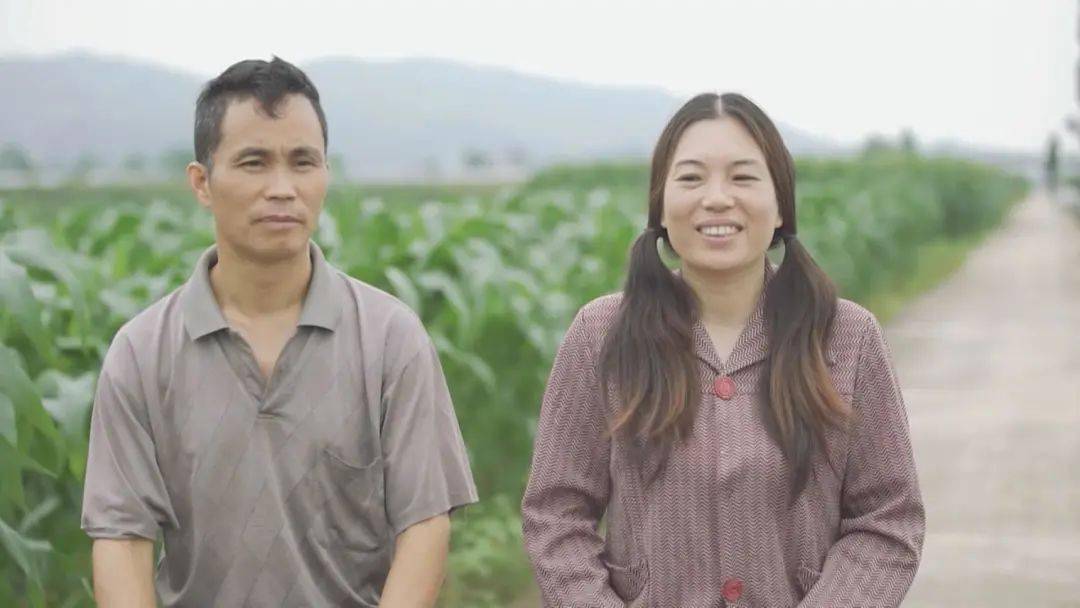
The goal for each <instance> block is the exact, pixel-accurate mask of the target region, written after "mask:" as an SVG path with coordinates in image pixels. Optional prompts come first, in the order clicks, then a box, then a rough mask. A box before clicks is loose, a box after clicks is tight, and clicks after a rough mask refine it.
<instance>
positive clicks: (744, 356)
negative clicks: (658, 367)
mask: <svg viewBox="0 0 1080 608" xmlns="http://www.w3.org/2000/svg"><path fill="white" fill-rule="evenodd" d="M777 269H778V267H777V266H776V265H775V264H773V263H772V262H771V261H769V258H768V257H766V258H765V268H764V273H765V286H766V287H767V286H768V284H769V282H770V281H771V280H772V279H773V277H775V276H776V272H777ZM691 331H692V338H693V342H694V355H696V356H697V358H698V359H700V360H701V361H703V362H704V363H705V364H707V365H708V366H709V367H711V368H712V369H713V371H714V372H716V373H723V374H725V375H731V374H733V373H735V372H737V371H739V370H741V369H743V368H745V367H749V366H751V365H753V364H755V363H757V362H758V361H762V360H764V359H765V358H766V357H767V356H768V354H769V335H768V333H769V332H768V327H767V326H766V324H765V289H764V288H763V289H762V290H761V295H760V296H759V297H758V300H757V304H756V305H755V306H754V311H753V312H752V313H751V314H750V319H749V320H748V321H747V322H746V325H745V326H744V327H743V330H742V332H741V333H740V334H739V337H738V338H737V339H736V340H735V346H734V347H733V348H732V350H731V354H730V355H729V356H728V358H727V361H722V360H721V359H720V355H719V354H717V352H716V348H714V347H713V343H712V339H711V338H710V337H709V332H708V331H707V330H706V329H705V324H704V323H703V322H702V321H701V318H700V317H698V318H697V319H695V320H694V325H693V327H692V329H691Z"/></svg>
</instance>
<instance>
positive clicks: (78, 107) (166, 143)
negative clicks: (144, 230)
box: [0, 54, 838, 179]
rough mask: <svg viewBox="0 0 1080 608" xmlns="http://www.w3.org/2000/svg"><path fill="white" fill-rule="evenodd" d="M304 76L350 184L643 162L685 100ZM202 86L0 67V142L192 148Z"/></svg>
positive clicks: (73, 65) (467, 70) (46, 62)
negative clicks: (315, 90)
mask: <svg viewBox="0 0 1080 608" xmlns="http://www.w3.org/2000/svg"><path fill="white" fill-rule="evenodd" d="M223 67H224V66H223ZM302 67H303V68H304V69H305V71H307V72H308V74H309V75H310V76H311V78H312V80H313V81H314V82H315V84H316V86H318V87H319V91H320V94H321V95H322V98H323V106H324V108H325V110H326V114H327V120H328V122H329V127H330V152H331V154H340V155H341V157H342V158H343V160H344V162H345V165H346V168H347V172H348V174H349V175H350V176H352V177H358V178H372V179H377V178H394V177H406V178H408V177H419V176H423V175H428V176H432V175H444V176H445V175H447V174H453V173H454V172H455V171H461V170H462V168H463V167H464V166H466V165H469V164H471V165H472V166H474V167H478V166H485V165H492V164H494V165H512V166H517V167H522V166H524V167H537V166H542V165H546V164H550V163H552V162H557V161H578V160H597V159H608V158H627V157H640V158H644V157H647V156H648V155H649V153H650V152H651V149H652V146H653V144H654V142H655V140H656V137H657V135H658V134H659V131H660V129H661V128H662V127H663V124H664V122H665V121H666V120H667V118H668V117H669V116H670V115H671V113H672V112H673V111H674V110H675V109H676V108H677V107H678V106H679V104H680V103H681V102H682V101H683V100H681V99H678V98H676V97H674V96H672V95H670V94H668V93H666V92H664V91H661V90H659V89H647V88H627V87H600V86H593V85H587V84H581V83H575V82H565V81H559V80H553V79H550V78H545V77H539V76H531V75H526V74H521V73H518V72H514V71H510V70H505V69H496V68H490V67H478V66H471V65H464V64H460V63H453V62H449V61H442V60H430V59H410V60H398V61H366V60H359V59H345V58H342V59H325V60H319V61H315V62H312V63H310V64H307V65H304V66H302ZM208 78H209V76H206V75H195V74H190V73H184V72H179V71H176V70H172V69H168V68H164V67H161V66H157V65H153V64H146V63H135V62H131V61H128V60H118V59H113V58H105V57H99V56H93V55H88V54H67V55H60V56H54V57H46V58H30V57H9V58H6V59H0V82H2V83H4V88H5V90H7V91H9V92H10V93H13V94H8V95H4V96H2V97H0V116H3V120H2V122H0V144H3V143H15V144H18V145H20V146H22V147H23V148H24V149H26V150H28V151H29V152H30V154H31V156H32V157H33V158H34V159H35V160H36V161H37V162H39V163H44V164H51V165H63V166H70V165H74V164H76V162H77V159H80V158H82V159H84V160H85V158H86V157H87V155H91V156H92V157H93V158H94V159H96V161H97V162H98V163H101V164H108V165H116V164H119V163H120V162H121V159H124V158H126V157H128V156H129V155H131V154H142V155H146V156H148V157H150V158H156V157H157V156H159V155H160V154H162V153H163V152H164V151H167V150H176V149H181V150H190V148H191V128H192V127H191V124H192V115H193V109H194V102H195V97H196V95H198V91H199V88H200V86H201V85H202V83H203V82H205V81H206V80H207V79H208ZM781 131H782V132H783V133H784V136H785V138H786V140H787V142H788V145H789V146H790V147H791V148H792V151H793V152H794V153H808V152H823V151H824V152H830V151H835V150H836V149H837V148H838V146H836V145H835V144H833V143H832V142H830V141H828V140H825V139H823V138H818V137H813V136H810V135H808V134H805V133H803V132H801V131H799V130H797V129H795V128H792V127H790V126H786V125H781Z"/></svg>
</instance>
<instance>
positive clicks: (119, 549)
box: [93, 538, 157, 608]
mask: <svg viewBox="0 0 1080 608" xmlns="http://www.w3.org/2000/svg"><path fill="white" fill-rule="evenodd" d="M93 564H94V599H95V600H97V605H98V606H100V607H101V608H154V607H155V606H156V605H157V599H156V597H155V596H154V543H153V541H150V540H147V539H144V538H137V539H130V540H128V539H106V538H99V539H97V540H95V541H94V548H93Z"/></svg>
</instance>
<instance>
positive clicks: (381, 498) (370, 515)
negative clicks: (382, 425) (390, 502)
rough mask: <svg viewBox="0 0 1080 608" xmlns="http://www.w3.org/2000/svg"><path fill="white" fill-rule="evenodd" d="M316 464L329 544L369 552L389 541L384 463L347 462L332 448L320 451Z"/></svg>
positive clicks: (379, 460)
mask: <svg viewBox="0 0 1080 608" xmlns="http://www.w3.org/2000/svg"><path fill="white" fill-rule="evenodd" d="M317 459H318V460H317V462H316V465H315V469H316V477H317V481H318V487H319V489H320V491H321V493H322V495H323V502H322V505H323V506H322V520H323V525H324V527H325V532H326V536H327V537H328V540H329V541H330V542H331V543H334V544H336V545H338V546H340V547H341V548H343V549H346V550H349V551H354V552H371V551H376V550H378V549H380V548H381V547H383V545H385V544H386V542H387V540H388V535H389V525H388V523H387V518H386V501H385V491H384V480H383V462H382V460H381V459H375V460H372V461H370V462H367V463H362V464H356V463H351V462H346V460H345V459H344V458H342V456H340V455H339V454H337V453H336V452H335V450H334V449H333V448H331V447H327V448H324V449H322V450H321V451H320V453H319V454H318V457H317Z"/></svg>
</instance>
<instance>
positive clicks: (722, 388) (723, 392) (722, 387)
mask: <svg viewBox="0 0 1080 608" xmlns="http://www.w3.org/2000/svg"><path fill="white" fill-rule="evenodd" d="M713 392H714V393H716V396H717V397H720V398H721V399H723V400H725V401H727V400H728V399H731V398H732V397H734V396H735V381H734V380H732V379H731V378H728V377H727V376H721V377H719V378H717V379H716V382H714V383H713Z"/></svg>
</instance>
